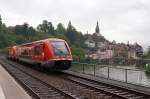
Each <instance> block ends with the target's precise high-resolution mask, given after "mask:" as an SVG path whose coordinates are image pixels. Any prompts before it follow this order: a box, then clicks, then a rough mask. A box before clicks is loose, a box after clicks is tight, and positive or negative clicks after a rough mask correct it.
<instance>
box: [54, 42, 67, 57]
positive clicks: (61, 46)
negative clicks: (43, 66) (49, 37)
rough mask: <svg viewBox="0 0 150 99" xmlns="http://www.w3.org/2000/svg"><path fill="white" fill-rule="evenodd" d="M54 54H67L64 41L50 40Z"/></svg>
mask: <svg viewBox="0 0 150 99" xmlns="http://www.w3.org/2000/svg"><path fill="white" fill-rule="evenodd" d="M51 44H52V48H53V50H54V53H55V55H69V52H68V49H67V47H66V45H65V42H64V41H51Z"/></svg>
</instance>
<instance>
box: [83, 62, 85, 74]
mask: <svg viewBox="0 0 150 99" xmlns="http://www.w3.org/2000/svg"><path fill="white" fill-rule="evenodd" d="M84 73H85V72H84V64H83V74H84Z"/></svg>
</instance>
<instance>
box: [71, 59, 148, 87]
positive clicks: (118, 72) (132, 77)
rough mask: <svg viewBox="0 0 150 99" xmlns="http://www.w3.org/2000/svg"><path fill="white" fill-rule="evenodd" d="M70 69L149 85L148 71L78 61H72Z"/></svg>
mask: <svg viewBox="0 0 150 99" xmlns="http://www.w3.org/2000/svg"><path fill="white" fill-rule="evenodd" d="M70 70H71V71H74V72H79V73H83V74H88V75H92V76H97V77H104V78H107V79H113V80H118V81H122V82H126V83H132V84H137V85H142V86H148V87H150V72H147V71H144V70H138V69H127V68H118V67H114V66H110V65H101V64H88V63H79V62H73V64H72V67H71V69H70Z"/></svg>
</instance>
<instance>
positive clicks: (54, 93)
mask: <svg viewBox="0 0 150 99" xmlns="http://www.w3.org/2000/svg"><path fill="white" fill-rule="evenodd" d="M0 63H1V64H2V65H3V66H4V68H5V69H6V70H7V71H8V72H9V73H10V74H11V75H12V76H13V77H14V78H15V80H17V81H18V83H19V84H20V85H21V86H22V87H23V88H24V89H25V90H26V91H27V92H28V93H29V95H30V96H32V98H33V99H77V98H76V97H74V96H72V95H70V94H67V93H64V92H63V91H61V90H59V89H57V88H55V87H53V86H51V85H48V84H46V83H45V82H43V81H41V80H40V79H37V78H35V77H33V76H32V75H30V74H28V73H26V72H24V71H22V70H21V69H19V68H16V67H14V66H12V65H10V64H8V62H7V63H6V61H5V62H4V61H0Z"/></svg>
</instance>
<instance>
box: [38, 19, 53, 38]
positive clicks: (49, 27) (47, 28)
mask: <svg viewBox="0 0 150 99" xmlns="http://www.w3.org/2000/svg"><path fill="white" fill-rule="evenodd" d="M37 30H38V31H40V32H45V33H48V34H52V35H54V34H55V29H54V26H53V24H52V22H48V21H47V20H43V23H42V24H39V25H38V26H37Z"/></svg>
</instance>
